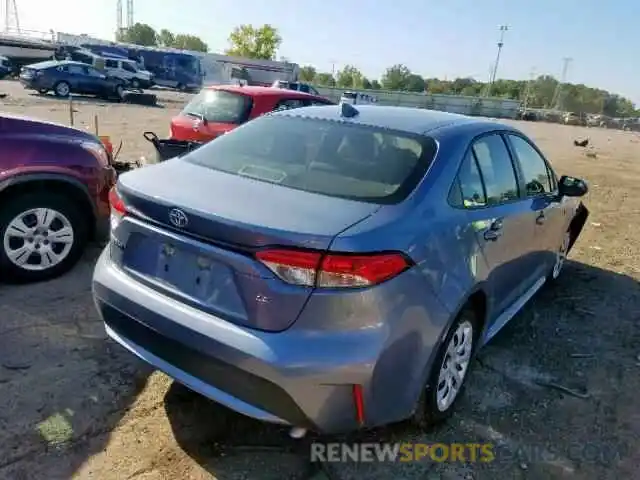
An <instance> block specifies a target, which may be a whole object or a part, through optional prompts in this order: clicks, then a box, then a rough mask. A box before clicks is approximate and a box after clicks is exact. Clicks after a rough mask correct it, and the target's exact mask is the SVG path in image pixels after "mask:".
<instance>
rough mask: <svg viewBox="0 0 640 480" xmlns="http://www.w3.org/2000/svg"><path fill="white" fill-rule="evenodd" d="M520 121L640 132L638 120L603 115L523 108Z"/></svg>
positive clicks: (520, 112) (519, 115)
mask: <svg viewBox="0 0 640 480" xmlns="http://www.w3.org/2000/svg"><path fill="white" fill-rule="evenodd" d="M517 118H518V119H519V120H526V121H530V122H536V121H540V122H549V123H562V124H565V125H579V126H586V127H600V128H615V129H618V130H632V131H640V120H639V119H638V118H612V117H608V116H606V115H602V114H593V113H576V112H561V111H558V110H540V109H525V108H522V109H520V111H519V112H518V115H517Z"/></svg>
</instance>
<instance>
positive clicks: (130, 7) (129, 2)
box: [127, 0, 133, 28]
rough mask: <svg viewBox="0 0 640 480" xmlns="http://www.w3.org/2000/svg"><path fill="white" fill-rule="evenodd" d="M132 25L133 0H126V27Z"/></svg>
mask: <svg viewBox="0 0 640 480" xmlns="http://www.w3.org/2000/svg"><path fill="white" fill-rule="evenodd" d="M131 27H133V0H127V28H131Z"/></svg>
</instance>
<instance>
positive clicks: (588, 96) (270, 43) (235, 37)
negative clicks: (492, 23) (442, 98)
mask: <svg viewBox="0 0 640 480" xmlns="http://www.w3.org/2000/svg"><path fill="white" fill-rule="evenodd" d="M117 39H118V40H119V41H124V42H128V43H134V44H138V45H146V46H164V47H174V48H182V49H185V50H195V51H200V52H207V51H209V46H208V45H207V44H206V43H205V42H204V41H203V40H202V39H200V38H199V37H197V36H194V35H188V34H175V33H173V32H171V31H169V30H167V29H162V30H160V31H156V30H154V29H153V28H152V27H151V26H149V25H146V24H143V23H136V24H135V25H133V26H132V27H131V28H129V29H126V30H123V31H121V32H119V34H118V36H117ZM228 42H229V48H228V49H227V50H226V51H225V54H227V55H233V56H237V57H243V58H255V59H263V60H274V59H275V58H276V54H277V51H278V48H279V47H280V45H281V43H282V38H281V37H280V35H279V33H278V30H277V29H276V28H275V27H273V26H272V25H268V24H266V25H262V26H259V27H255V26H253V25H239V26H238V27H236V28H234V29H233V31H232V32H231V33H230V35H229V38H228ZM300 80H301V81H303V82H308V83H313V84H316V85H319V86H327V87H339V88H345V89H346V88H350V89H363V90H364V89H366V90H393V91H406V92H425V91H426V92H429V93H440V94H447V95H468V96H484V95H491V96H492V97H502V98H508V99H514V100H520V101H522V102H524V103H525V104H526V105H527V106H528V107H531V108H554V107H559V108H561V109H562V110H565V111H572V112H577V113H601V114H604V115H608V116H611V117H629V116H639V115H640V110H636V109H635V107H634V105H633V103H632V102H631V100H629V99H628V98H625V97H623V96H621V95H617V94H615V93H611V92H608V91H607V90H603V89H600V88H594V87H590V86H588V85H584V84H571V83H567V84H563V85H562V88H561V89H559V88H558V84H559V82H558V80H557V79H556V78H554V77H553V76H550V75H541V76H539V77H538V78H536V79H533V80H530V81H527V80H507V79H501V80H497V81H496V82H494V84H493V85H488V84H487V83H486V82H481V81H478V80H475V79H473V78H456V79H454V80H443V79H439V78H424V77H422V76H421V75H418V74H417V73H414V72H412V71H411V70H410V69H409V68H408V67H407V66H406V65H401V64H398V65H393V66H391V67H389V68H387V69H386V71H385V73H384V74H383V75H382V77H381V78H380V79H372V78H367V77H366V76H365V75H364V74H363V73H362V72H361V71H360V70H359V69H358V68H357V67H355V66H353V65H346V66H345V67H344V68H343V69H341V70H339V71H338V72H336V73H335V74H333V73H329V72H319V71H317V70H316V68H315V67H313V66H310V65H307V66H304V67H301V69H300Z"/></svg>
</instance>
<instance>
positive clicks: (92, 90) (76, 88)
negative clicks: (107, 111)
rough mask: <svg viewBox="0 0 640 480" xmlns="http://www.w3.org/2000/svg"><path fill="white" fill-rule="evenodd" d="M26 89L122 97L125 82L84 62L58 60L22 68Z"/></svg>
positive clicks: (21, 81)
mask: <svg viewBox="0 0 640 480" xmlns="http://www.w3.org/2000/svg"><path fill="white" fill-rule="evenodd" d="M20 83H21V84H22V85H23V86H24V88H27V89H30V90H36V91H38V92H40V93H42V94H44V93H47V92H49V91H53V93H55V95H56V96H57V97H62V98H65V97H68V96H69V95H70V94H80V95H96V96H98V97H101V98H105V99H115V100H122V98H123V95H124V92H125V83H124V81H123V80H121V79H119V78H112V77H109V76H107V75H105V73H104V72H102V71H100V70H98V69H96V68H94V67H92V66H90V65H87V64H85V63H82V62H74V61H67V60H64V61H57V60H51V61H47V62H40V63H35V64H33V65H28V66H26V67H23V68H22V70H21V71H20Z"/></svg>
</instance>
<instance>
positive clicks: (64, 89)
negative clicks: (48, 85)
mask: <svg viewBox="0 0 640 480" xmlns="http://www.w3.org/2000/svg"><path fill="white" fill-rule="evenodd" d="M53 91H54V93H55V94H56V97H60V98H67V97H68V96H69V94H70V93H71V86H70V85H69V84H68V83H67V82H58V83H56V84H55V85H54V86H53Z"/></svg>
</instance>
